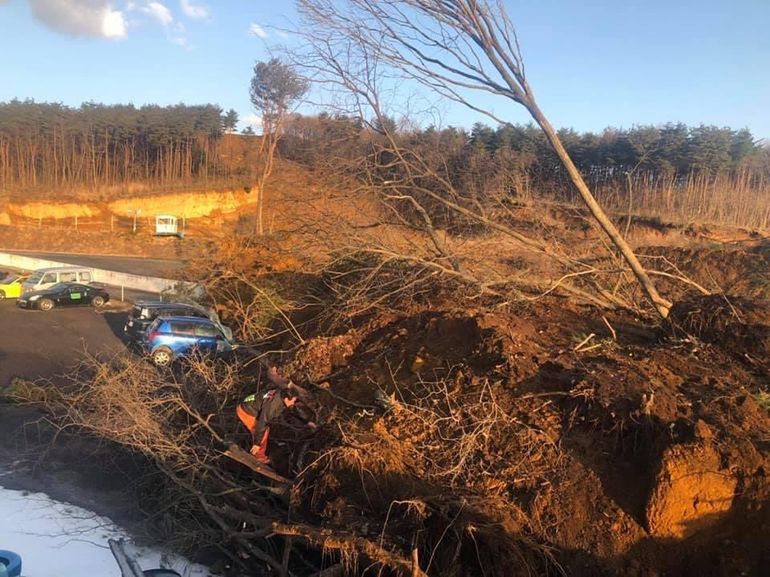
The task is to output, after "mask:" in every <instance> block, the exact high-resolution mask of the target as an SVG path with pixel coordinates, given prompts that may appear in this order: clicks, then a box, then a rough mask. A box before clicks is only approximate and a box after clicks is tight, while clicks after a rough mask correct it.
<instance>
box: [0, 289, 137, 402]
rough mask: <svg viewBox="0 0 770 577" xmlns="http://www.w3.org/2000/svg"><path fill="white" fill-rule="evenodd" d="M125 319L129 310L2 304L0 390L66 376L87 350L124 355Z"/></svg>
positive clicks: (99, 353)
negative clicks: (25, 381) (18, 379)
mask: <svg viewBox="0 0 770 577" xmlns="http://www.w3.org/2000/svg"><path fill="white" fill-rule="evenodd" d="M123 308H125V307H123ZM125 319H126V312H125V310H115V309H113V308H112V307H109V308H105V309H103V310H95V309H94V308H92V307H72V308H61V309H54V310H52V311H50V312H41V311H30V310H22V309H19V308H18V307H17V306H16V299H6V300H2V301H0V387H4V386H7V385H8V384H9V383H10V382H11V379H13V378H14V377H21V378H25V379H29V380H37V379H41V378H54V377H56V376H57V375H61V374H64V373H66V372H67V371H69V370H70V369H72V368H73V367H74V366H75V365H77V363H78V362H79V361H80V360H81V359H82V358H83V355H84V353H85V352H86V351H87V352H88V353H90V354H94V355H99V356H101V355H112V354H115V353H117V352H119V351H122V350H124V349H125V346H124V345H123V342H122V340H121V334H122V332H123V324H124V322H125Z"/></svg>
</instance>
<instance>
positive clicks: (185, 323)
mask: <svg viewBox="0 0 770 577" xmlns="http://www.w3.org/2000/svg"><path fill="white" fill-rule="evenodd" d="M143 346H144V349H145V351H146V352H147V354H149V355H150V358H152V362H154V363H155V364H156V365H157V366H159V367H168V366H169V365H171V363H173V362H174V361H175V360H177V359H180V358H185V357H189V356H191V355H195V354H198V355H205V356H218V355H223V354H227V353H230V352H231V351H233V350H235V349H236V348H237V345H235V344H233V343H232V342H231V341H229V340H228V339H227V338H226V337H225V335H224V333H223V332H222V330H221V329H220V327H219V326H218V325H217V324H216V323H214V322H212V321H211V320H209V319H204V318H198V317H158V318H156V319H155V320H154V321H153V322H152V324H151V325H150V326H149V327H147V332H146V333H145V338H144V343H143Z"/></svg>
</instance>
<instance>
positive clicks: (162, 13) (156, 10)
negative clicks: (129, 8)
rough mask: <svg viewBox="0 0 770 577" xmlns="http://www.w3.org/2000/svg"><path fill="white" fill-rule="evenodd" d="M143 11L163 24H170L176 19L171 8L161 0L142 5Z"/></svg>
mask: <svg viewBox="0 0 770 577" xmlns="http://www.w3.org/2000/svg"><path fill="white" fill-rule="evenodd" d="M142 12H144V13H145V14H149V15H150V16H152V17H153V18H155V20H157V21H158V22H160V23H161V24H162V25H163V26H168V25H169V24H171V23H172V22H173V21H174V17H173V16H172V15H171V10H169V9H168V8H166V6H165V5H163V4H161V3H160V2H148V3H147V5H146V6H143V7H142Z"/></svg>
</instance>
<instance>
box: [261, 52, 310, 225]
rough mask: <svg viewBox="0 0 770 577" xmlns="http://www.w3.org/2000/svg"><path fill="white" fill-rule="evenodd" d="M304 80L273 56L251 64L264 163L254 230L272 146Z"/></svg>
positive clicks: (270, 166)
mask: <svg viewBox="0 0 770 577" xmlns="http://www.w3.org/2000/svg"><path fill="white" fill-rule="evenodd" d="M307 89H308V82H307V81H306V80H305V79H304V78H302V77H301V76H300V75H299V74H297V73H296V72H295V71H294V69H293V68H292V67H291V66H290V65H288V64H286V63H284V62H281V61H280V60H279V59H277V58H271V59H270V60H269V61H267V62H257V63H256V64H255V65H254V76H253V77H252V79H251V87H250V89H249V95H250V97H251V103H252V104H253V105H254V109H255V110H256V111H257V112H258V113H259V114H260V115H261V117H262V139H261V141H260V154H261V155H262V156H263V158H264V164H263V165H262V168H261V170H260V173H259V175H258V178H257V194H258V195H259V197H258V199H257V221H256V233H257V234H258V235H262V234H264V227H263V218H262V213H263V210H264V204H265V203H264V199H265V183H266V182H267V179H268V178H270V175H271V174H272V172H273V160H274V158H275V149H276V148H277V146H278V142H279V141H280V139H281V135H282V132H283V126H284V121H285V120H286V117H287V115H288V113H289V112H290V111H291V108H292V106H294V105H295V104H296V103H297V101H298V100H299V99H301V98H302V96H303V95H304V94H305V92H307Z"/></svg>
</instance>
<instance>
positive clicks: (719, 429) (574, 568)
mask: <svg viewBox="0 0 770 577" xmlns="http://www.w3.org/2000/svg"><path fill="white" fill-rule="evenodd" d="M557 303H558V301H548V300H545V301H543V302H541V303H539V304H538V305H537V306H525V307H517V308H515V309H511V310H509V311H497V312H494V313H491V312H489V311H483V312H482V311H479V312H474V311H458V310H444V311H442V310H435V309H434V310H426V311H416V312H413V313H409V314H402V315H395V314H394V315H390V316H387V317H386V318H385V317H380V318H379V319H376V321H370V322H369V323H368V324H367V325H365V326H360V327H356V329H355V330H354V332H351V333H349V334H347V335H345V336H344V338H341V339H339V340H333V339H332V340H330V339H323V340H319V341H318V343H317V344H314V341H313V340H311V341H310V342H309V343H308V346H307V347H306V348H305V349H303V351H304V353H301V354H300V355H299V356H298V357H297V359H296V362H297V363H298V364H297V367H299V366H303V367H304V366H309V365H311V364H312V362H311V361H312V360H313V359H315V360H316V362H317V363H318V365H317V366H318V367H319V369H318V372H319V373H322V372H327V375H326V378H327V379H328V382H327V383H326V384H325V386H324V388H323V389H320V390H319V393H318V394H319V396H320V399H321V401H322V403H323V404H324V406H325V407H326V409H327V410H328V411H329V412H330V413H331V414H332V415H333V416H332V418H331V419H332V422H333V423H335V424H334V426H333V427H334V428H335V430H337V431H340V432H341V436H340V437H339V438H337V439H336V440H335V441H334V442H332V443H331V446H332V447H334V448H332V449H330V450H329V451H328V452H327V453H325V458H324V459H322V460H321V461H319V463H317V467H318V468H317V469H314V470H313V471H312V472H311V473H309V474H308V477H307V479H306V482H307V483H309V484H310V485H312V487H313V489H312V493H311V494H312V498H311V499H310V501H308V502H306V504H307V507H308V508H309V509H310V510H312V511H314V512H316V514H318V515H320V516H321V517H323V518H325V519H326V521H327V522H329V523H330V524H331V526H334V527H338V528H339V529H340V530H343V529H344V530H353V531H354V532H360V533H361V534H369V535H372V534H377V535H386V537H382V538H384V539H385V540H386V541H387V540H388V539H392V541H391V542H390V543H391V545H392V546H393V547H396V548H404V549H405V550H408V547H410V546H411V543H412V542H413V541H412V539H413V536H414V535H420V536H421V537H420V542H421V543H422V544H423V545H422V546H423V547H424V549H425V550H426V551H433V552H434V554H435V558H436V559H442V560H445V561H447V563H448V565H446V566H447V567H448V566H452V567H454V569H453V571H455V573H453V574H457V575H462V574H481V571H482V567H484V570H486V571H488V572H487V574H488V575H492V574H494V575H503V574H512V572H511V570H510V569H509V570H507V571H506V570H504V569H503V566H504V565H505V564H506V563H508V562H510V563H513V561H512V560H513V559H515V558H516V555H517V554H521V555H523V558H524V559H526V560H527V563H526V565H524V566H521V568H522V570H523V571H524V572H526V571H530V572H531V574H542V575H545V574H551V573H550V571H552V569H548V567H549V566H550V567H554V566H556V565H552V563H558V564H559V565H560V566H562V567H564V569H565V571H566V572H567V574H570V575H578V576H581V575H585V576H588V575H592V576H593V575H598V574H602V575H623V576H625V575H651V574H672V575H673V574H676V575H700V574H703V571H704V570H706V569H708V571H707V572H708V574H712V575H724V576H727V575H732V574H734V570H735V567H737V566H741V567H744V568H747V569H744V570H745V571H746V574H750V575H761V574H763V573H762V567H763V566H762V560H761V553H760V551H762V550H764V549H766V548H767V546H768V545H770V542H768V541H767V539H766V538H764V539H763V538H760V537H757V539H759V541H760V542H761V546H760V548H759V549H755V548H753V547H748V546H747V547H746V548H744V549H742V550H741V551H740V552H737V553H736V552H734V551H733V550H732V549H730V548H729V546H728V545H726V543H730V542H732V541H735V540H739V541H741V542H748V541H747V539H748V537H747V531H749V532H750V528H749V526H748V525H747V523H748V521H747V520H746V519H745V517H746V515H747V514H748V513H747V512H749V511H750V512H751V513H750V514H748V516H749V517H750V518H751V519H752V521H751V522H752V523H754V522H759V523H762V522H766V519H765V516H766V515H765V514H764V513H762V511H763V510H764V509H762V505H761V503H762V502H763V501H764V499H765V498H766V497H765V495H766V494H767V491H768V490H770V483H769V482H768V477H767V473H766V472H767V471H770V458H769V457H770V455H769V454H768V453H769V452H770V447H768V445H767V440H766V430H767V427H768V426H770V416H769V415H768V413H767V412H766V411H765V410H764V409H762V408H761V407H760V406H759V405H758V404H757V403H756V401H755V399H754V397H753V394H752V392H751V391H752V390H757V389H752V387H755V386H759V384H757V385H754V384H753V383H754V382H755V381H754V378H753V376H752V372H751V370H752V368H753V367H752V366H750V365H745V366H744V365H741V364H740V363H739V361H738V360H737V359H736V358H735V357H734V356H733V354H732V353H733V349H734V348H735V344H734V343H732V344H731V345H728V344H726V345H725V347H724V349H722V348H721V345H720V343H722V342H725V343H729V342H730V341H728V340H725V341H716V340H715V341H714V345H703V344H702V343H699V342H697V343H696V342H689V341H686V340H685V341H682V340H676V339H675V340H667V339H664V340H663V341H660V340H656V339H655V338H646V337H640V334H642V332H641V331H639V330H638V329H636V330H630V329H629V330H625V327H627V326H632V325H631V323H630V322H629V321H630V319H627V318H625V317H622V316H617V317H615V316H609V317H608V318H607V320H608V322H609V323H610V324H611V325H612V326H613V328H614V329H615V332H616V335H615V336H616V338H614V339H613V337H612V333H611V332H610V330H609V329H608V328H607V325H606V324H605V323H604V321H603V319H602V318H601V315H599V314H596V313H592V312H591V311H590V310H571V309H565V308H563V307H561V306H560V305H559V304H557ZM709 303H710V301H703V302H702V303H701V304H702V305H704V306H705V305H707V304H709ZM748 304H749V303H743V306H742V308H741V310H742V311H744V315H745V317H746V319H748V320H750V321H752V326H754V325H756V324H757V323H758V322H759V321H760V320H762V316H761V312H760V311H761V308H762V307H761V306H760V305H758V306H757V308H756V314H750V313H749V311H751V310H753V309H752V308H751V307H749V306H748ZM711 308H713V306H712V307H711ZM594 315H596V316H594ZM730 330H731V329H730V328H726V329H725V331H726V334H727V333H729V331H730ZM590 334H594V335H595V336H594V337H593V338H592V340H590V341H589V342H591V343H594V345H595V346H592V347H591V348H590V349H589V350H588V351H581V350H580V348H579V347H578V350H575V349H576V345H577V344H578V343H580V342H582V341H584V340H585V338H586V335H590ZM746 342H748V341H746ZM351 349H352V350H351ZM311 351H312V354H311ZM318 351H322V352H323V354H319V353H318ZM334 359H337V360H336V361H335V360H334ZM298 377H299V375H298ZM747 387H748V388H747ZM448 526H449V527H451V529H450V530H449V533H448V534H446V535H445V536H444V537H443V538H442V533H443V532H446V531H447V527H448ZM480 527H486V528H490V527H497V529H496V530H490V531H487V530H481V529H479V528H480ZM471 535H472V538H471V537H470V536H471ZM704 547H705V548H706V549H707V550H709V551H713V552H714V555H719V556H720V561H719V563H721V564H722V565H721V566H724V569H723V570H722V569H720V570H719V571H716V572H714V571H713V570H712V569H711V568H712V565H713V563H714V562H715V561H714V556H713V555H710V556H705V557H703V558H701V554H702V551H703V548H704ZM763 548H764V549H763ZM471 552H473V554H471ZM477 552H480V553H481V559H486V558H488V557H489V556H495V555H498V558H499V559H502V560H506V559H507V560H508V561H505V562H501V566H500V567H499V568H498V569H499V572H496V571H497V569H494V570H493V569H492V566H491V565H484V563H480V562H479V557H478V555H477ZM517 552H518V553H517ZM426 554H427V553H426ZM511 566H513V565H511ZM490 570H491V572H489V571H490ZM557 573H558V571H557Z"/></svg>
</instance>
